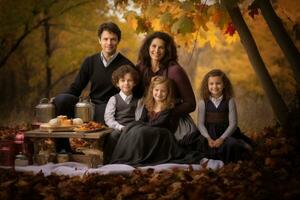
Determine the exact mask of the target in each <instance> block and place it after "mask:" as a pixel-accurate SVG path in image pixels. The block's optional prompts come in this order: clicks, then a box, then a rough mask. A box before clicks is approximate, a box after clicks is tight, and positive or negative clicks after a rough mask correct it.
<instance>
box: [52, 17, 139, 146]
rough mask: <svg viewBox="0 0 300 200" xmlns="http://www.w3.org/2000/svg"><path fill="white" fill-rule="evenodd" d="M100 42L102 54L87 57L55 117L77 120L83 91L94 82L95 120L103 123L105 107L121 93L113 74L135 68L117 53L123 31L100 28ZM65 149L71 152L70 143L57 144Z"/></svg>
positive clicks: (109, 26) (58, 101)
mask: <svg viewBox="0 0 300 200" xmlns="http://www.w3.org/2000/svg"><path fill="white" fill-rule="evenodd" d="M98 40H99V44H100V46H101V52H100V53H96V54H94V55H91V56H89V57H87V58H86V59H85V60H84V62H83V64H82V65H81V68H80V71H79V73H78V74H77V77H76V78H75V80H74V82H73V83H72V84H71V86H70V88H69V89H68V90H67V91H66V92H64V93H62V94H59V95H58V96H56V97H55V100H54V104H55V108H56V115H67V116H68V117H69V118H74V106H75V104H76V103H77V102H78V100H79V96H80V95H81V92H82V90H83V89H84V88H85V87H86V86H87V84H88V83H89V82H91V89H90V94H89V96H90V98H91V101H92V102H93V103H94V104H95V114H94V120H95V121H97V122H102V123H104V112H105V107H106V103H107V102H108V100H109V98H110V97H111V96H113V95H115V94H117V93H118V89H117V88H115V87H114V86H113V84H112V81H111V77H112V73H113V71H114V70H116V69H117V68H118V67H120V66H122V65H131V66H134V65H133V64H132V62H131V61H130V60H128V59H127V58H126V57H125V56H123V55H122V54H121V53H119V52H117V47H118V44H119V42H120V40H121V30H120V29H119V27H118V26H117V25H116V24H115V23H112V22H108V23H103V24H101V25H100V26H99V29H98ZM62 149H65V150H66V151H69V152H70V150H71V149H70V144H69V141H68V139H58V140H57V141H56V150H57V151H60V150H62Z"/></svg>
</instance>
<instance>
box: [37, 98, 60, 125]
mask: <svg viewBox="0 0 300 200" xmlns="http://www.w3.org/2000/svg"><path fill="white" fill-rule="evenodd" d="M52 100H53V98H52V99H51V100H50V101H49V100H48V99H47V98H43V99H41V100H40V103H39V104H38V105H37V106H36V107H35V117H36V120H37V122H38V123H46V122H49V120H50V119H53V118H54V117H55V107H54V104H52Z"/></svg>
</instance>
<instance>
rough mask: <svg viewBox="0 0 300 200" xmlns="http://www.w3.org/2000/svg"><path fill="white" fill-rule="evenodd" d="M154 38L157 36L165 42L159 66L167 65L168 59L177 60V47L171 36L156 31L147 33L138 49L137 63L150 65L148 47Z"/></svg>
mask: <svg viewBox="0 0 300 200" xmlns="http://www.w3.org/2000/svg"><path fill="white" fill-rule="evenodd" d="M155 38H159V39H161V40H163V41H164V42H165V55H164V57H163V58H162V60H161V61H160V68H165V67H168V64H169V62H170V61H175V62H177V60H178V57H177V49H176V45H175V42H174V40H173V38H172V37H171V36H170V35H169V34H167V33H164V32H159V31H157V32H154V33H152V34H150V35H148V36H147V37H146V38H145V40H144V42H143V44H142V46H141V48H140V50H139V55H138V64H140V65H143V66H146V67H149V68H150V67H151V57H150V55H149V47H150V45H151V42H152V41H153V40H154V39H155Z"/></svg>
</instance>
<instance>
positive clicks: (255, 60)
mask: <svg viewBox="0 0 300 200" xmlns="http://www.w3.org/2000/svg"><path fill="white" fill-rule="evenodd" d="M133 2H134V5H135V6H136V7H137V8H139V9H140V12H136V11H132V10H129V11H128V7H127V5H128V4H129V3H130V1H123V0H117V1H115V6H116V9H117V10H119V11H120V12H124V13H125V14H124V16H125V18H126V19H127V21H128V22H129V24H131V25H132V26H133V27H135V29H136V31H137V32H151V31H153V30H164V31H167V32H169V33H171V34H172V35H174V37H175V38H176V41H177V42H178V43H179V44H180V45H182V46H186V47H188V48H191V47H193V46H194V45H193V42H194V41H198V43H203V40H204V41H205V40H206V41H208V42H209V43H210V44H211V45H212V46H214V45H215V43H216V37H215V35H214V29H210V28H209V27H208V24H209V22H213V24H214V26H215V27H216V28H217V29H220V30H222V31H224V32H225V33H227V34H229V35H234V33H235V30H237V31H238V33H239V36H240V38H241V42H242V44H243V46H244V47H245V50H246V52H247V54H248V57H249V60H250V62H251V64H252V67H253V68H254V70H255V72H256V74H257V77H258V78H259V80H260V82H261V84H262V87H263V88H264V91H265V93H266V95H267V97H268V99H269V102H270V104H271V107H272V109H273V111H274V114H275V116H276V118H277V120H278V122H279V123H280V124H281V125H282V126H286V125H287V123H288V122H290V121H289V109H288V106H287V105H286V103H285V102H284V101H283V98H282V96H281V95H280V93H279V91H278V90H277V88H276V87H275V85H274V83H273V80H272V78H271V76H270V74H269V72H268V70H267V68H266V66H265V64H264V62H263V59H262V58H261V56H260V53H259V51H258V48H257V46H256V43H255V41H254V39H253V37H252V35H251V33H250V31H249V29H248V26H247V24H246V23H245V21H244V19H243V15H242V13H241V10H242V11H243V12H244V10H246V9H247V8H248V6H249V3H248V1H237V0H223V1H220V2H219V3H218V1H208V0H207V1H205V0H204V1H202V3H201V1H192V0H190V1H172V2H171V1H156V0H153V1H139V0H136V1H133ZM238 3H239V4H238ZM131 7H132V6H131ZM256 11H257V10H256ZM257 13H258V12H257ZM257 13H255V10H254V11H252V13H250V14H252V15H255V14H257ZM215 30H216V29H215ZM212 31H213V32H212ZM271 31H272V29H271ZM205 32H206V33H207V34H205ZM199 35H200V36H201V38H200V39H199ZM298 66H299V64H298ZM292 67H293V66H292ZM293 74H294V79H295V80H297V78H298V77H297V74H295V73H293Z"/></svg>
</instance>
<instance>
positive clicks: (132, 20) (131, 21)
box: [125, 11, 138, 30]
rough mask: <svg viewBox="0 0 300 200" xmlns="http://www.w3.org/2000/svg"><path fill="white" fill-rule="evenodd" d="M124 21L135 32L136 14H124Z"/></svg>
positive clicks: (130, 12) (132, 12)
mask: <svg viewBox="0 0 300 200" xmlns="http://www.w3.org/2000/svg"><path fill="white" fill-rule="evenodd" d="M125 19H126V21H127V23H128V25H129V26H130V27H132V28H133V29H134V30H136V28H137V26H138V20H137V19H136V12H134V11H129V12H127V13H126V14H125Z"/></svg>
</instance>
